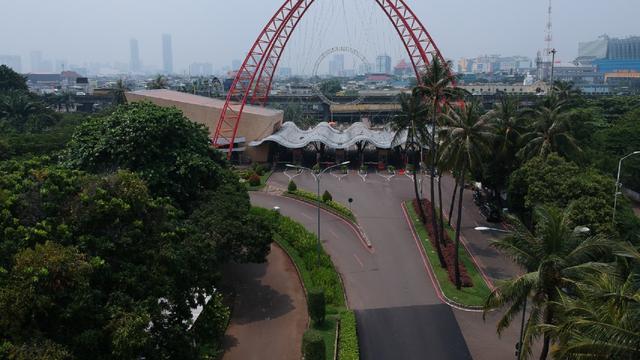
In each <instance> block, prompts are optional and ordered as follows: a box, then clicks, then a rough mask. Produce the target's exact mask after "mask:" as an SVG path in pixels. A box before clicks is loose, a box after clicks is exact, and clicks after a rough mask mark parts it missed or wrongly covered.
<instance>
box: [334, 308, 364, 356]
mask: <svg viewBox="0 0 640 360" xmlns="http://www.w3.org/2000/svg"><path fill="white" fill-rule="evenodd" d="M338 359H340V360H358V359H360V350H359V348H358V332H357V327H356V316H355V314H354V313H353V311H347V312H344V313H343V314H342V316H341V319H340V335H339V338H338Z"/></svg>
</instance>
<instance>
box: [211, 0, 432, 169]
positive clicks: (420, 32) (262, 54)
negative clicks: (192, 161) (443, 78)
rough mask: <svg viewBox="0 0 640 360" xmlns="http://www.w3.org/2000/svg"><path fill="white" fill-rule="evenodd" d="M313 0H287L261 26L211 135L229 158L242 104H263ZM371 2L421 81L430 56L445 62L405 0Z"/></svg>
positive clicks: (215, 144) (242, 109) (240, 115)
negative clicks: (400, 43)
mask: <svg viewBox="0 0 640 360" xmlns="http://www.w3.org/2000/svg"><path fill="white" fill-rule="evenodd" d="M314 1H315V0H286V1H285V2H284V4H283V5H282V6H281V7H280V9H278V11H277V12H276V14H275V15H274V16H273V17H272V18H271V20H270V21H269V22H268V23H267V25H266V26H265V27H264V29H263V30H262V32H261V33H260V36H258V39H257V40H256V41H255V43H254V44H253V47H252V48H251V50H250V51H249V54H248V55H247V57H246V58H245V60H244V62H243V63H242V66H241V67H240V69H239V70H238V73H237V74H236V77H235V79H234V80H233V83H232V85H231V88H230V89H229V93H228V94H227V99H226V102H225V105H224V107H223V109H222V112H221V114H220V121H218V124H217V127H216V131H215V134H214V137H213V144H214V146H216V147H219V148H220V147H227V146H228V149H226V151H228V157H229V158H230V157H231V154H232V151H233V148H234V145H235V144H234V143H235V139H236V135H237V132H238V126H239V124H240V121H241V119H242V113H243V111H244V107H245V105H246V104H247V102H249V103H251V104H260V105H264V104H266V102H267V100H268V98H269V92H270V90H271V85H272V81H273V77H274V75H275V71H276V69H277V67H278V64H279V62H280V58H281V57H282V54H283V52H284V49H285V48H286V46H287V43H288V42H289V39H290V38H291V35H292V34H293V32H294V31H295V29H296V27H297V26H298V24H299V23H300V20H301V19H302V17H303V16H304V14H305V13H306V12H307V10H308V9H309V7H311V5H312V4H313V3H314ZM374 1H375V2H376V3H377V4H378V6H380V8H381V10H382V11H383V12H384V13H385V15H386V16H387V18H388V19H389V20H390V22H391V23H392V25H393V26H394V28H395V29H396V31H397V33H398V35H399V37H400V39H401V40H402V42H403V44H404V46H405V49H406V50H407V54H408V55H409V58H410V59H411V63H412V65H413V69H414V71H415V73H416V77H417V78H418V81H420V77H421V74H422V73H423V71H424V68H425V67H426V66H427V65H428V64H429V55H431V58H433V57H438V58H439V59H440V60H442V61H444V57H443V56H442V54H441V53H440V50H439V49H438V47H437V46H436V44H435V42H434V41H433V39H432V38H431V35H429V33H428V32H427V30H426V28H425V27H424V25H423V24H422V22H420V20H419V19H418V17H417V16H416V15H415V13H414V12H413V11H412V10H411V8H410V7H409V6H408V5H407V4H406V2H405V0H374Z"/></svg>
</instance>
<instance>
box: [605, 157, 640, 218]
mask: <svg viewBox="0 0 640 360" xmlns="http://www.w3.org/2000/svg"><path fill="white" fill-rule="evenodd" d="M634 155H640V151H634V152H632V153H631V154H629V155H627V156H624V157H623V158H622V159H620V161H619V162H618V177H616V192H615V194H614V195H613V216H612V218H611V222H612V223H613V224H615V223H616V208H617V207H618V195H620V189H621V188H622V184H620V172H621V171H622V162H623V161H624V160H625V159H627V158H629V157H632V156H634Z"/></svg>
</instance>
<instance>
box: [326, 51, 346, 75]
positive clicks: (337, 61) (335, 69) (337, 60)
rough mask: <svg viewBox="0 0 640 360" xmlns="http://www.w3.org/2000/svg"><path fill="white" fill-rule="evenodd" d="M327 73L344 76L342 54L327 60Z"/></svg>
mask: <svg viewBox="0 0 640 360" xmlns="http://www.w3.org/2000/svg"><path fill="white" fill-rule="evenodd" d="M329 75H331V76H344V54H337V55H334V56H333V60H331V61H330V62H329Z"/></svg>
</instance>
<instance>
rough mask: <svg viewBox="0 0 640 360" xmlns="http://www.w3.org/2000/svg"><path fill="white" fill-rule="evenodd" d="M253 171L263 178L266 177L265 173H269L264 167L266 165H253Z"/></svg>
mask: <svg viewBox="0 0 640 360" xmlns="http://www.w3.org/2000/svg"><path fill="white" fill-rule="evenodd" d="M253 171H254V172H255V173H256V174H258V176H262V175H264V173H265V172H266V171H267V169H266V168H265V167H264V165H261V164H253Z"/></svg>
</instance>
